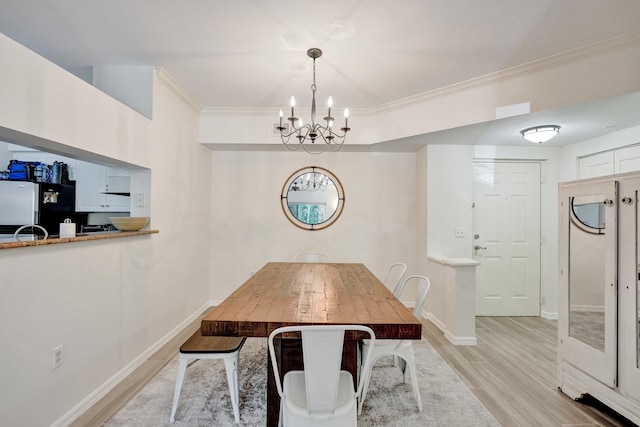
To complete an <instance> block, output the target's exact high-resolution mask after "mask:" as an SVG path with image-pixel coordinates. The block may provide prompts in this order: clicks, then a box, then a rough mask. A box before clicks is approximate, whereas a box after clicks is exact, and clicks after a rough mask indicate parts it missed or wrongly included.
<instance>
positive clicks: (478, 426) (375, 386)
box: [105, 338, 499, 427]
mask: <svg viewBox="0 0 640 427" xmlns="http://www.w3.org/2000/svg"><path fill="white" fill-rule="evenodd" d="M415 353H416V364H417V367H418V369H417V370H418V382H419V383H420V394H421V396H422V407H423V411H422V412H418V410H417V407H416V403H415V399H414V397H413V390H412V388H411V384H410V383H409V381H410V380H409V376H408V375H407V383H406V384H404V383H402V373H401V372H400V369H399V368H398V367H397V366H393V360H392V358H391V357H389V358H384V357H383V358H381V359H379V360H378V361H377V362H376V364H375V365H374V368H373V371H372V377H371V383H370V386H369V391H368V393H367V398H366V400H365V403H364V407H363V410H362V415H361V416H360V417H358V426H398V427H400V426H402V427H407V426H434V427H435V426H438V427H440V426H442V427H445V426H446V427H451V426H456V427H464V426H468V427H489V426H499V424H498V422H497V421H496V420H495V418H494V417H493V416H492V415H491V414H490V413H489V411H488V410H487V409H486V408H485V407H484V406H483V405H482V403H480V401H479V400H478V399H477V398H476V397H475V396H474V395H473V393H472V392H471V390H469V388H468V387H467V386H466V385H465V384H464V383H463V382H462V380H461V379H460V378H459V377H458V376H457V375H456V374H455V373H454V372H453V371H452V370H451V368H450V367H449V366H448V365H447V363H446V362H445V361H444V360H443V359H442V358H441V357H440V355H439V354H438V353H437V352H436V351H435V350H434V349H433V347H431V345H430V344H429V343H428V342H427V341H425V340H422V341H419V342H418V341H416V343H415ZM177 369H178V359H177V356H176V358H174V359H173V360H172V361H170V362H169V363H168V364H167V366H165V367H164V368H163V369H162V370H161V371H160V372H159V373H158V374H157V375H156V376H155V377H154V378H153V379H152V380H151V381H150V382H149V383H148V384H147V385H145V387H144V388H143V389H142V390H141V391H140V392H139V393H138V394H136V395H135V396H134V397H133V398H132V399H131V401H129V403H128V404H127V405H126V406H125V407H123V408H122V409H121V410H120V411H119V412H118V413H117V414H116V415H114V416H113V417H112V418H111V419H110V420H109V421H108V422H106V423H105V425H106V426H109V427H119V426H126V427H132V426H135V427H152V426H153V427H156V426H175V427H200V426H234V425H237V424H235V422H234V419H233V411H232V409H231V400H230V399H229V389H228V387H227V380H226V375H225V370H224V362H222V361H221V360H200V361H198V362H196V363H194V364H192V365H191V366H190V367H189V368H188V369H187V373H186V376H185V380H184V384H183V387H182V393H181V395H180V402H179V403H178V409H177V412H176V421H175V423H173V424H169V415H170V413H171V405H172V403H173V390H174V387H175V381H176V374H177ZM266 373H267V346H266V340H264V339H260V338H248V339H247V342H246V343H245V345H244V347H243V349H242V351H241V352H240V422H241V425H244V426H264V425H266V383H267V381H266Z"/></svg>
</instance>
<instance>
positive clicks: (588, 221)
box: [558, 179, 618, 387]
mask: <svg viewBox="0 0 640 427" xmlns="http://www.w3.org/2000/svg"><path fill="white" fill-rule="evenodd" d="M559 208H560V219H559V220H560V224H559V230H560V236H559V240H560V253H559V259H560V285H561V287H560V288H561V294H560V305H559V309H560V313H559V322H558V333H559V337H560V351H561V357H562V359H563V360H564V361H566V362H568V363H570V364H572V365H574V366H575V367H577V368H579V369H581V370H583V371H585V372H587V373H588V374H589V375H591V376H592V377H594V378H596V379H598V380H599V381H601V382H602V383H604V384H607V385H609V386H610V387H614V386H616V384H617V377H616V375H617V370H616V354H617V348H616V346H617V338H616V337H617V325H616V319H617V304H616V295H617V225H618V224H617V218H618V215H617V209H618V203H617V182H616V181H612V180H610V179H609V180H587V181H583V182H579V183H570V184H562V185H561V187H560V199H559Z"/></svg>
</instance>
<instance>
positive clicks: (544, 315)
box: [540, 310, 558, 320]
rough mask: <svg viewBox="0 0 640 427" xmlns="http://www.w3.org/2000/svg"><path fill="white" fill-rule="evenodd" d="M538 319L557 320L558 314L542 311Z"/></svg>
mask: <svg viewBox="0 0 640 427" xmlns="http://www.w3.org/2000/svg"><path fill="white" fill-rule="evenodd" d="M540 317H542V318H543V319H549V320H558V312H557V311H555V312H552V311H544V310H543V311H542V312H541V313H540Z"/></svg>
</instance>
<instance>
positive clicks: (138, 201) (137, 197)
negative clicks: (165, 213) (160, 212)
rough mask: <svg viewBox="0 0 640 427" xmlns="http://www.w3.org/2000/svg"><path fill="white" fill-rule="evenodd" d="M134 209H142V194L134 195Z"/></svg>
mask: <svg viewBox="0 0 640 427" xmlns="http://www.w3.org/2000/svg"><path fill="white" fill-rule="evenodd" d="M135 201H136V207H138V208H143V207H144V193H136V195H135Z"/></svg>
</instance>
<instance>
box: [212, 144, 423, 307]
mask: <svg viewBox="0 0 640 427" xmlns="http://www.w3.org/2000/svg"><path fill="white" fill-rule="evenodd" d="M212 158H213V164H212V197H211V203H212V211H213V215H212V218H211V222H210V238H211V240H210V241H211V260H210V266H211V277H212V289H213V298H214V300H222V299H224V298H225V297H226V296H228V295H229V294H230V293H231V292H232V291H234V290H235V289H236V288H237V287H238V286H239V285H240V284H242V283H243V282H244V281H245V280H246V279H247V278H248V277H249V276H250V275H251V272H255V271H257V270H258V269H260V268H261V267H262V266H263V265H264V264H265V263H266V262H268V261H291V260H292V259H293V256H294V255H295V254H296V253H299V252H303V251H319V252H324V253H327V254H329V256H330V257H331V260H332V261H335V262H362V263H364V264H365V265H366V266H367V267H368V268H369V269H370V270H371V271H372V272H373V273H374V274H375V275H376V276H378V277H379V278H384V274H386V271H387V268H388V267H389V266H390V265H391V264H392V263H394V262H405V263H407V264H408V271H407V273H408V274H411V273H416V271H417V267H416V264H415V261H416V255H415V253H416V237H417V236H416V231H415V230H416V191H415V184H416V162H415V154H413V153H350V152H339V153H325V154H323V155H322V156H312V155H308V154H305V153H298V152H296V153H290V152H223V151H216V152H214V153H213V154H212ZM304 166H321V167H324V168H326V169H328V170H329V171H331V172H332V173H334V174H335V175H336V176H337V177H338V179H340V181H341V182H342V185H343V187H344V192H345V204H344V211H343V212H342V215H341V216H340V218H339V219H338V221H337V222H336V223H334V224H333V225H331V226H330V227H328V228H326V229H323V230H317V231H307V230H302V229H300V228H298V227H296V226H295V225H293V224H292V223H291V222H289V220H288V219H287V218H286V217H285V215H284V213H283V212H282V207H281V204H280V191H281V189H282V186H283V184H284V182H285V181H286V180H287V178H288V177H289V175H291V174H292V173H293V172H294V171H296V170H297V169H300V168H301V167H304Z"/></svg>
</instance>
